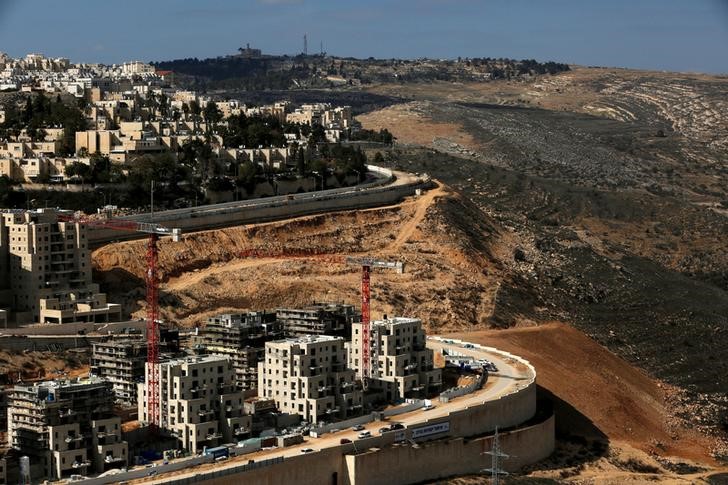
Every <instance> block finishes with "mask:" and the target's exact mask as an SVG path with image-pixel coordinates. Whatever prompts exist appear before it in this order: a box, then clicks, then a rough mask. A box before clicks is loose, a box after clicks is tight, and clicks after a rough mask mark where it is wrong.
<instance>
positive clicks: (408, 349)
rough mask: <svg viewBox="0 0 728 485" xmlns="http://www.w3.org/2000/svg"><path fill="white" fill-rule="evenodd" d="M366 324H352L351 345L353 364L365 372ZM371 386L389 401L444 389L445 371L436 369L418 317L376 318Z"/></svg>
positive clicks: (372, 326)
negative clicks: (363, 337)
mask: <svg viewBox="0 0 728 485" xmlns="http://www.w3.org/2000/svg"><path fill="white" fill-rule="evenodd" d="M361 327H362V325H361V323H355V324H354V325H352V332H351V343H349V344H347V347H348V357H349V362H348V364H349V367H351V368H352V369H356V370H357V372H361V348H362V338H361V337H362V329H361ZM370 340H371V342H372V347H371V359H372V365H371V372H372V378H371V381H370V382H371V386H372V388H378V389H381V390H382V391H384V393H385V396H386V399H387V400H388V401H390V402H391V401H397V400H400V399H405V398H415V397H424V396H427V395H430V394H433V393H435V392H437V391H439V390H440V387H441V386H442V371H441V370H440V369H435V368H434V362H433V359H434V357H433V351H432V350H431V349H428V348H427V347H426V346H425V343H426V338H425V331H424V330H423V329H422V321H421V320H419V319H417V318H402V317H396V318H390V319H386V320H375V321H372V322H371V327H370Z"/></svg>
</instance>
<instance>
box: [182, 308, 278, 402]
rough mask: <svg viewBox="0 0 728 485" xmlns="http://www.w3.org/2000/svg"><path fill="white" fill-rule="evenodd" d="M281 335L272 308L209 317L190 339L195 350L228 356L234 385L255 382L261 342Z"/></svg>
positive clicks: (252, 386) (248, 385)
mask: <svg viewBox="0 0 728 485" xmlns="http://www.w3.org/2000/svg"><path fill="white" fill-rule="evenodd" d="M282 337H283V326H282V325H281V323H280V322H278V320H277V319H276V314H275V313H274V312H265V311H262V312H249V313H241V314H224V315H218V316H216V317H212V318H209V319H208V320H207V324H206V325H205V326H204V327H203V328H201V329H199V330H198V334H197V335H196V336H195V338H194V340H193V343H194V349H195V351H196V352H205V353H209V354H219V355H225V356H228V357H229V358H230V359H231V361H232V363H233V368H234V369H235V384H236V386H237V387H238V389H242V390H250V389H255V388H256V387H257V385H258V362H259V361H260V360H262V358H263V352H264V350H265V343H266V342H268V341H271V340H276V339H279V338H282Z"/></svg>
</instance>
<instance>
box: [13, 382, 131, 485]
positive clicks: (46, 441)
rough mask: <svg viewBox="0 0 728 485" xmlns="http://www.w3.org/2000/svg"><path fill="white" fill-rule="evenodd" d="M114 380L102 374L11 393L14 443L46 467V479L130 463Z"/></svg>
mask: <svg viewBox="0 0 728 485" xmlns="http://www.w3.org/2000/svg"><path fill="white" fill-rule="evenodd" d="M113 404H114V394H113V391H112V389H111V384H110V383H109V382H106V381H105V380H103V379H100V378H87V379H78V380H73V381H48V382H41V383H35V384H30V385H16V386H14V387H13V388H12V390H11V392H10V396H9V398H8V445H9V446H10V447H12V448H15V449H17V450H19V451H20V452H21V453H22V454H24V455H28V456H29V457H31V461H32V462H33V463H34V464H35V465H37V464H39V463H40V464H42V466H43V475H44V476H43V477H38V478H46V479H60V478H67V477H69V476H70V475H78V474H86V473H88V472H91V471H95V472H97V473H101V472H104V471H106V470H108V469H111V468H121V467H124V466H126V465H127V461H128V460H127V453H128V450H127V448H128V447H127V443H126V442H125V441H122V439H121V418H119V417H118V416H114V412H113Z"/></svg>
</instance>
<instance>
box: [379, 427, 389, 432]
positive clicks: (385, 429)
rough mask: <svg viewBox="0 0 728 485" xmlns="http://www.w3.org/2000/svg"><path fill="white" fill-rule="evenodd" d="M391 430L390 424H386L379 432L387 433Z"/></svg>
mask: <svg viewBox="0 0 728 485" xmlns="http://www.w3.org/2000/svg"><path fill="white" fill-rule="evenodd" d="M389 431H391V430H390V429H389V426H385V427H384V428H379V434H384V433H387V432H389Z"/></svg>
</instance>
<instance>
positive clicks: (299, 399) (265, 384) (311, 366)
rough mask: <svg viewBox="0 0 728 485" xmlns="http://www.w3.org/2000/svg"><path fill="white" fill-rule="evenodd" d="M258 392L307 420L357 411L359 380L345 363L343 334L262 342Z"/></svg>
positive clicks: (359, 405)
mask: <svg viewBox="0 0 728 485" xmlns="http://www.w3.org/2000/svg"><path fill="white" fill-rule="evenodd" d="M258 396H259V397H260V398H262V399H273V400H274V401H275V403H276V406H277V407H278V409H279V410H280V411H282V412H284V413H289V414H298V415H300V416H301V418H302V419H304V420H306V421H308V422H310V423H318V422H321V421H328V422H330V421H332V420H336V419H346V418H348V417H351V416H356V415H358V414H360V413H361V412H362V406H363V392H362V386H361V382H360V381H358V380H356V378H355V373H354V371H353V370H351V369H349V368H347V365H346V352H345V349H344V339H343V338H342V337H333V336H328V335H311V336H306V337H299V338H289V339H286V340H278V341H274V342H267V343H266V344H265V357H264V360H263V362H261V363H259V364H258Z"/></svg>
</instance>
